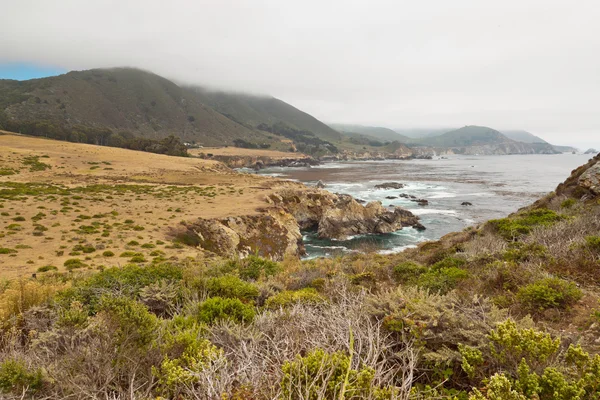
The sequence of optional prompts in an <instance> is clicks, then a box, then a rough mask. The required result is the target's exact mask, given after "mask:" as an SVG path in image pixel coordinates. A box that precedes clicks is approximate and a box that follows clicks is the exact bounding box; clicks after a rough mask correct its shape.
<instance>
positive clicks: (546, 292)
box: [517, 278, 583, 311]
mask: <svg viewBox="0 0 600 400" xmlns="http://www.w3.org/2000/svg"><path fill="white" fill-rule="evenodd" d="M582 296H583V294H582V293H581V290H579V289H578V288H577V286H575V284H574V283H572V282H567V281H565V280H562V279H559V278H545V279H542V280H539V281H537V282H534V283H531V284H529V285H527V286H524V287H522V288H521V289H520V290H519V292H518V293H517V298H518V300H519V301H520V302H521V304H522V305H523V306H524V307H525V308H526V309H528V310H531V311H544V310H546V309H548V308H562V309H564V308H567V307H569V306H571V305H573V304H574V303H575V302H577V301H578V300H579V299H581V297H582Z"/></svg>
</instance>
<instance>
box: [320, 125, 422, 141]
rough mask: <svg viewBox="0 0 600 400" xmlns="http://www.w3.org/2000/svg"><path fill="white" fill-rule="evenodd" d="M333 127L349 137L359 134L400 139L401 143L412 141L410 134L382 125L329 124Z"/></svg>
mask: <svg viewBox="0 0 600 400" xmlns="http://www.w3.org/2000/svg"><path fill="white" fill-rule="evenodd" d="M329 126H331V127H332V128H333V129H335V130H337V131H339V132H342V133H343V134H344V135H346V136H349V137H353V136H354V137H356V136H357V135H367V136H371V137H374V138H375V139H378V140H382V141H384V142H394V141H398V142H401V143H409V142H411V141H412V139H411V138H409V137H408V136H404V135H401V134H399V133H398V132H396V131H394V130H392V129H389V128H384V127H380V126H363V125H348V124H329Z"/></svg>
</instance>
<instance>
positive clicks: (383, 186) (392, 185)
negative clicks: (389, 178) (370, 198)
mask: <svg viewBox="0 0 600 400" xmlns="http://www.w3.org/2000/svg"><path fill="white" fill-rule="evenodd" d="M403 187H404V184H403V183H398V182H385V183H381V184H379V185H375V189H402V188H403Z"/></svg>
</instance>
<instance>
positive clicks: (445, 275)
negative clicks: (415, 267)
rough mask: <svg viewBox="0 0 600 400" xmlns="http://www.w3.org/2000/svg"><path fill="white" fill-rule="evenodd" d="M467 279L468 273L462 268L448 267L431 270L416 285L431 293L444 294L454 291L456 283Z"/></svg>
mask: <svg viewBox="0 0 600 400" xmlns="http://www.w3.org/2000/svg"><path fill="white" fill-rule="evenodd" d="M468 277H469V272H467V271H466V270H464V269H462V268H456V267H450V268H441V269H439V270H436V269H433V268H432V269H431V270H430V271H429V272H427V273H425V274H423V275H421V276H420V277H419V279H418V281H417V284H418V285H419V286H421V287H423V288H425V289H428V290H430V291H432V292H439V293H441V294H445V293H448V292H449V291H450V290H452V289H454V288H455V287H456V285H457V284H458V282H460V281H461V280H463V279H466V278H468Z"/></svg>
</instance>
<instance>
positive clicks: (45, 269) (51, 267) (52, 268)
mask: <svg viewBox="0 0 600 400" xmlns="http://www.w3.org/2000/svg"><path fill="white" fill-rule="evenodd" d="M56 270H58V268H56V267H55V266H54V265H44V266H43V267H39V268H38V269H37V272H48V271H56Z"/></svg>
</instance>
